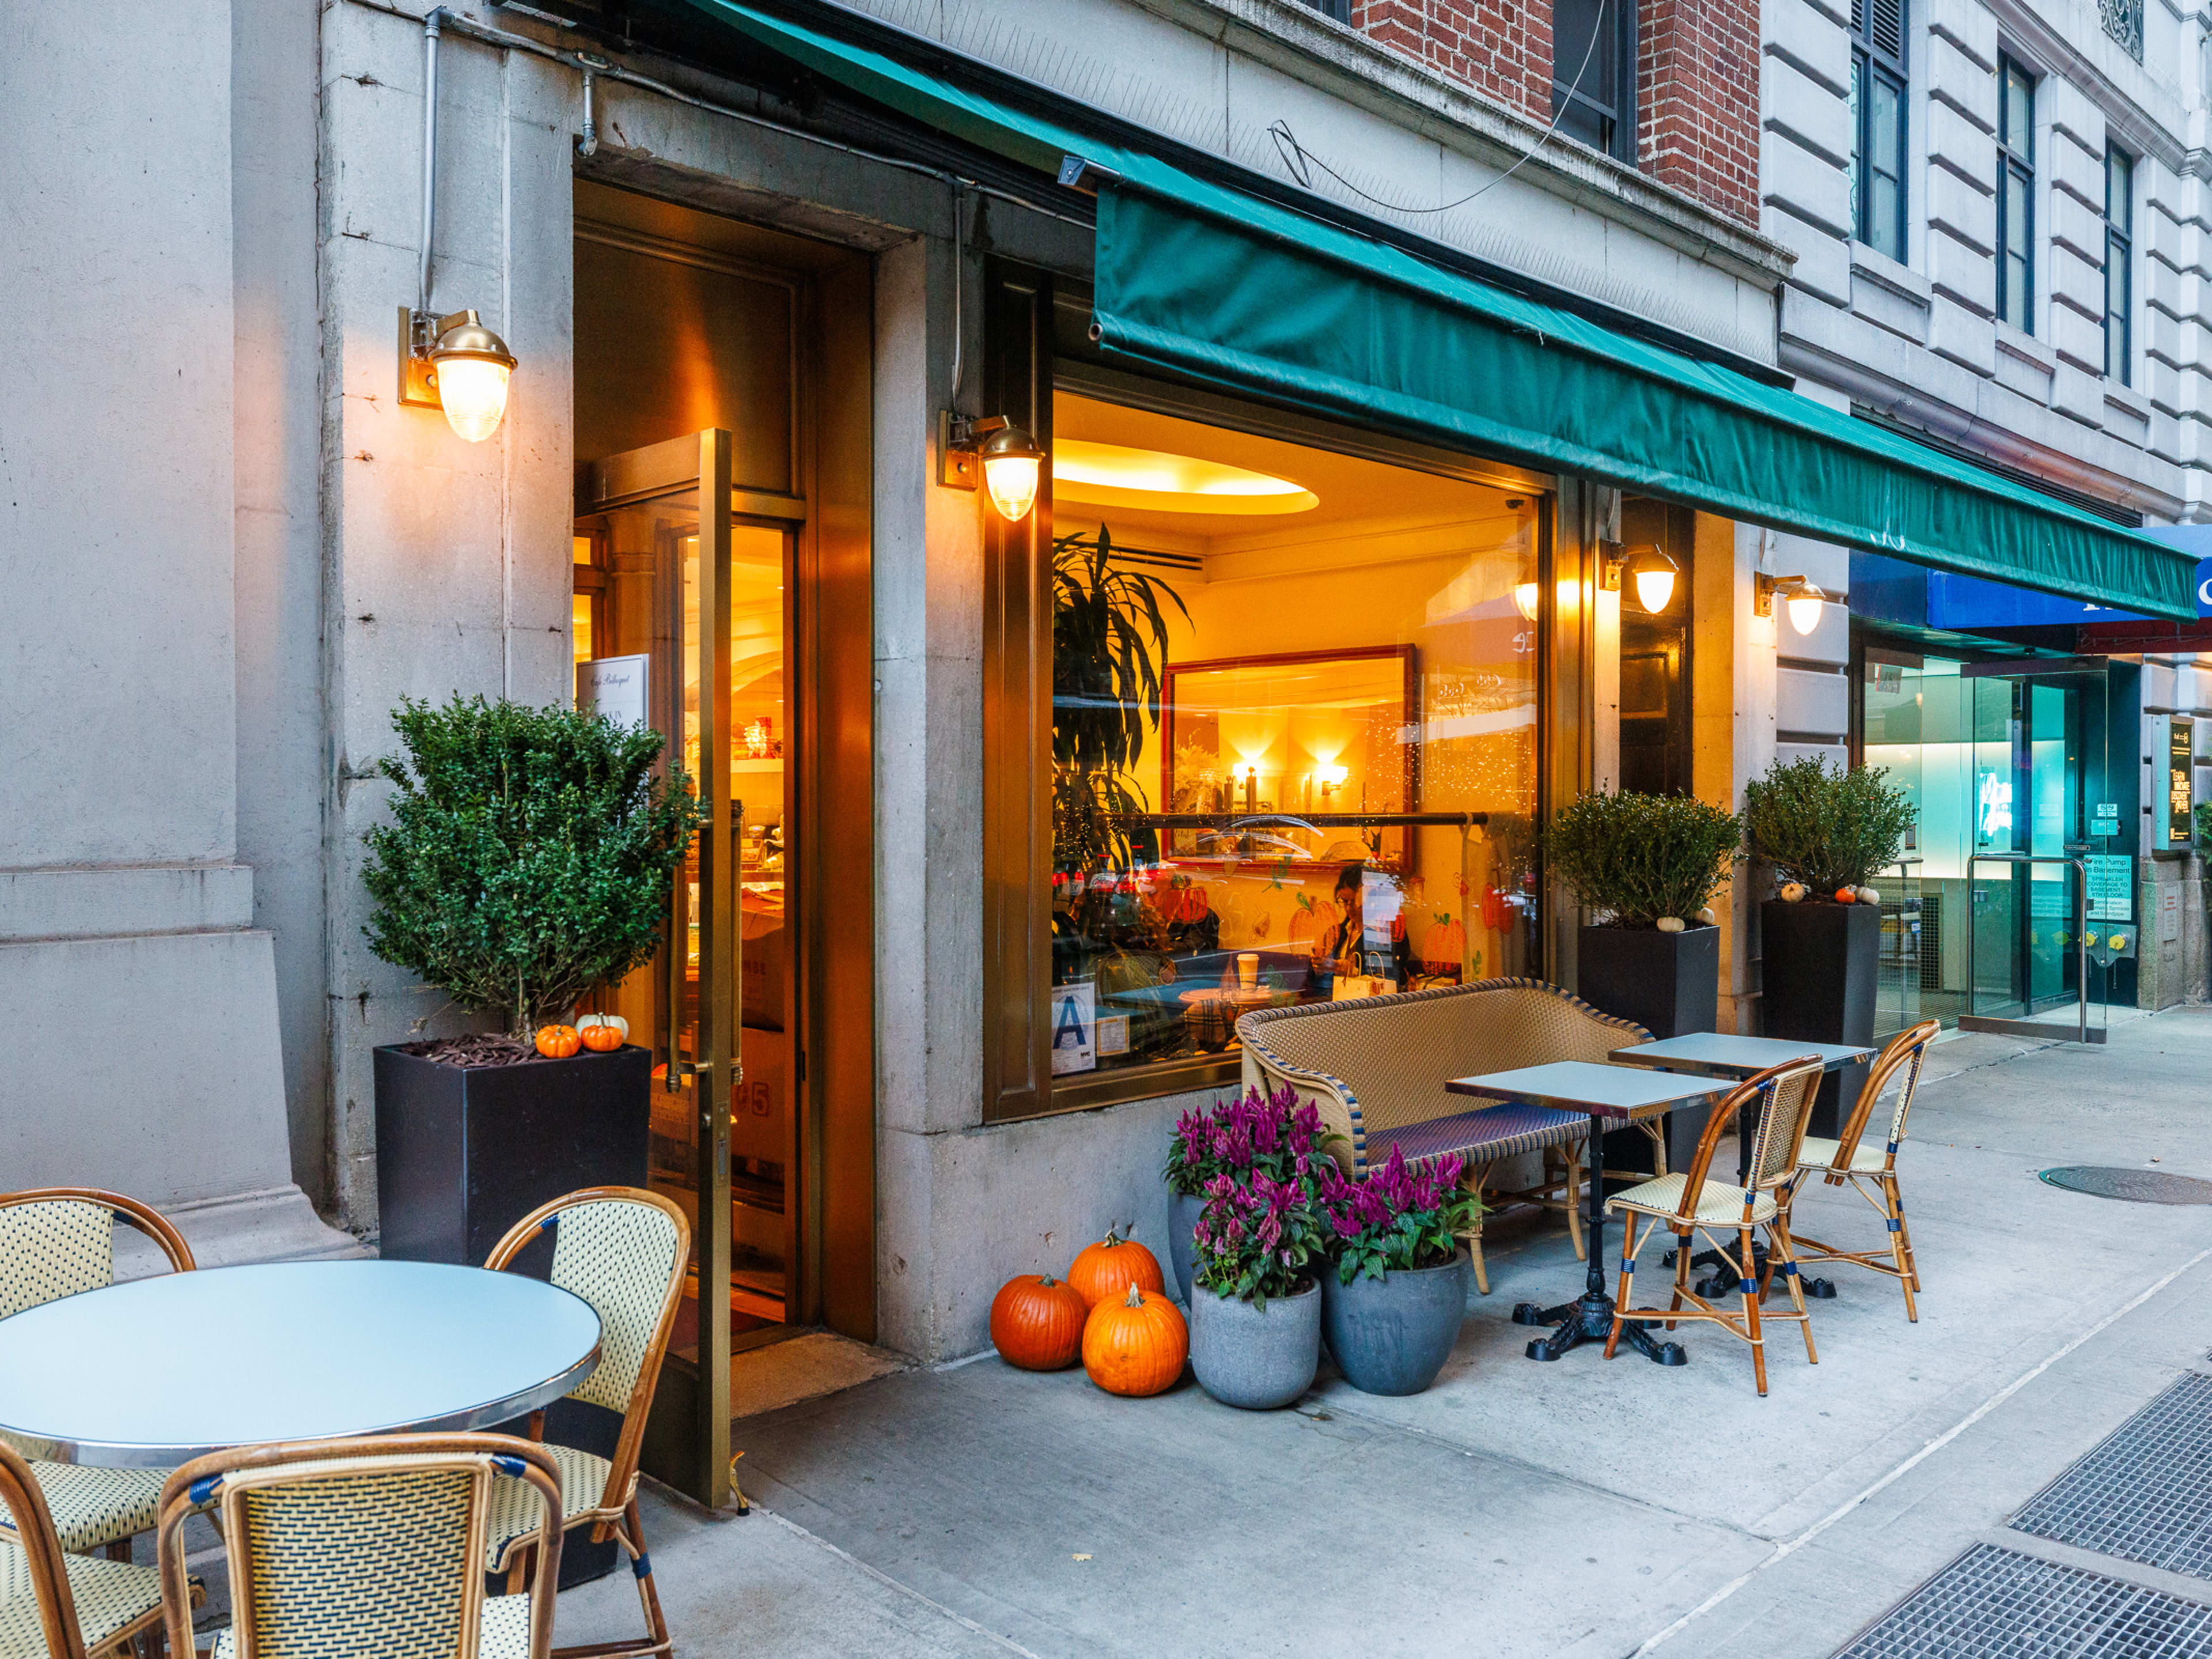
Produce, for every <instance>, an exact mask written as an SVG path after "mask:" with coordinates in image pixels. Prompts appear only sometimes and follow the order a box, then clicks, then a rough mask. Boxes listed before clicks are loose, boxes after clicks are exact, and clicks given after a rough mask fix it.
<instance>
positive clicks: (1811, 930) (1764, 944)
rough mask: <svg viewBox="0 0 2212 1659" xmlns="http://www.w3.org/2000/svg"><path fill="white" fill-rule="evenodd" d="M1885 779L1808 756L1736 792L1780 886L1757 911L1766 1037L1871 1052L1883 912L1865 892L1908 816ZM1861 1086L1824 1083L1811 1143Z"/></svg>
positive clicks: (1831, 1130) (1895, 847)
mask: <svg viewBox="0 0 2212 1659" xmlns="http://www.w3.org/2000/svg"><path fill="white" fill-rule="evenodd" d="M1885 778H1886V774H1885V773H1884V772H1883V770H1882V769H1881V768H1879V767H1863V768H1861V769H1859V770H1858V771H1856V772H1851V771H1844V770H1841V769H1836V768H1832V767H1830V766H1828V765H1826V763H1823V761H1822V760H1821V759H1820V757H1818V756H1808V757H1806V758H1805V759H1803V760H1800V761H1792V762H1789V763H1784V762H1781V761H1777V762H1776V763H1774V765H1773V766H1771V767H1770V768H1769V769H1767V773H1766V775H1765V777H1763V778H1759V779H1756V780H1754V781H1752V782H1750V783H1748V784H1747V785H1746V786H1745V787H1744V811H1743V815H1744V824H1745V829H1746V831H1747V836H1748V839H1749V841H1750V844H1751V851H1752V854H1753V857H1755V858H1761V859H1765V860H1767V862H1769V863H1770V864H1771V865H1772V866H1774V868H1775V871H1776V872H1777V873H1778V875H1779V876H1781V877H1782V878H1783V879H1784V883H1785V884H1784V887H1783V890H1782V896H1780V897H1779V898H1773V899H1769V900H1767V901H1766V902H1765V903H1763V904H1761V905H1760V906H1759V933H1760V949H1759V954H1760V957H1761V958H1762V962H1763V964H1764V965H1763V969H1762V973H1763V978H1762V987H1763V988H1762V994H1761V995H1760V998H1759V1011H1760V1018H1761V1021H1762V1023H1763V1024H1764V1026H1765V1034H1766V1035H1767V1036H1775V1037H1786V1038H1789V1039H1790V1040H1792V1041H1797V1042H1847V1043H1851V1044H1854V1045H1856V1046H1858V1047H1861V1048H1864V1047H1868V1046H1869V1045H1871V1044H1872V1042H1874V1015H1875V976H1876V973H1877V970H1878V966H1879V963H1880V957H1881V904H1880V902H1879V901H1878V897H1877V896H1876V894H1875V890H1874V889H1873V888H1872V887H1870V886H1869V885H1868V883H1869V881H1870V880H1871V879H1872V878H1874V877H1875V875H1876V874H1877V873H1878V872H1881V870H1883V869H1885V868H1887V866H1890V865H1892V864H1893V863H1895V862H1896V860H1897V855H1898V853H1899V849H1900V848H1902V847H1903V845H1904V842H1905V832H1906V831H1907V830H1909V829H1911V827H1912V823H1913V819H1914V816H1915V813H1914V809H1913V805H1912V800H1911V796H1909V795H1908V794H1907V793H1905V791H1904V790H1902V789H1899V788H1896V787H1893V786H1892V785H1891V784H1889V783H1887V781H1885ZM1808 898H1809V899H1810V900H1812V901H1813V902H1809V903H1808V902H1805V901H1806V900H1807V899H1808ZM1858 1077H1859V1068H1857V1067H1854V1068H1852V1069H1851V1072H1850V1075H1849V1076H1848V1077H1845V1076H1844V1075H1842V1074H1831V1075H1830V1076H1829V1077H1827V1078H1825V1079H1822V1081H1821V1084H1820V1093H1819V1095H1818V1096H1816V1097H1814V1104H1813V1115H1812V1122H1811V1125H1810V1127H1811V1132H1812V1133H1814V1134H1817V1135H1826V1136H1832V1135H1834V1134H1835V1133H1836V1132H1837V1125H1838V1123H1839V1122H1840V1121H1841V1119H1842V1114H1843V1110H1844V1106H1845V1105H1846V1104H1847V1103H1848V1102H1849V1100H1850V1098H1851V1097H1855V1096H1856V1094H1857V1086H1858ZM1846 1090H1848V1091H1850V1092H1849V1094H1848V1095H1847V1094H1846V1093H1845V1091H1846Z"/></svg>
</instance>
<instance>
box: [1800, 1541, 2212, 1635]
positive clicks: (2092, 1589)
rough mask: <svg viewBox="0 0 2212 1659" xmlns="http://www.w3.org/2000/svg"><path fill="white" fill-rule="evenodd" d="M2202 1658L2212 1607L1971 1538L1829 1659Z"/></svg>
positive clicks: (2210, 1630)
mask: <svg viewBox="0 0 2212 1659" xmlns="http://www.w3.org/2000/svg"><path fill="white" fill-rule="evenodd" d="M2092 1655H2093V1656H2095V1659H2203V1656H2207V1655H2212V1607H2204V1606H2201V1605H2199V1604H2198V1603H2197V1602H2194V1601H2182V1600H2181V1599H2180V1598H2179V1597H2178V1596H2172V1595H2162V1594H2160V1592H2159V1591H2157V1590H2154V1589H2143V1588H2142V1586H2141V1585H2137V1584H2130V1583H2125V1582H2124V1581H2123V1580H2121V1579H2118V1578H2107V1577H2105V1576H2104V1575H2103V1574H2102V1573H2095V1572H2083V1571H2081V1570H2080V1569H2079V1568H2077V1567H2063V1566H2060V1565H2057V1563H2055V1562H2051V1561H2042V1560H2039V1559H2036V1558H2035V1557H2033V1556H2032V1555H2016V1554H2015V1553H2013V1552H2012V1551H2010V1550H2001V1549H1998V1548H1996V1547H1994V1546H1991V1545H1989V1544H1977V1545H1975V1546H1974V1547H1973V1548H1972V1549H1970V1550H1968V1551H1967V1552H1966V1553H1965V1554H1964V1555H1962V1556H1960V1558H1959V1559H1957V1560H1955V1561H1954V1562H1953V1563H1952V1564H1951V1565H1949V1566H1948V1567H1946V1568H1944V1569H1943V1571H1941V1572H1939V1573H1937V1574H1936V1576H1935V1577H1933V1578H1930V1579H1929V1581H1928V1582H1927V1583H1924V1584H1923V1585H1922V1586H1921V1587H1920V1588H1919V1589H1917V1590H1915V1591H1913V1592H1912V1594H1911V1596H1909V1597H1908V1598H1907V1599H1906V1600H1905V1601H1903V1602H1901V1603H1899V1606H1898V1607H1896V1608H1895V1609H1894V1610H1893V1611H1892V1612H1891V1613H1888V1614H1887V1616H1885V1617H1884V1618H1883V1619H1882V1620H1881V1622H1880V1623H1878V1624H1876V1625H1875V1626H1873V1627H1872V1628H1871V1629H1869V1630H1868V1631H1867V1632H1865V1633H1864V1634H1863V1635H1861V1636H1860V1637H1858V1638H1857V1639H1856V1640H1854V1641H1852V1642H1851V1643H1850V1644H1849V1645H1848V1646H1845V1647H1843V1648H1840V1649H1838V1650H1837V1652H1836V1654H1835V1656H1834V1659H2077V1656H2078V1659H2088V1656H2092Z"/></svg>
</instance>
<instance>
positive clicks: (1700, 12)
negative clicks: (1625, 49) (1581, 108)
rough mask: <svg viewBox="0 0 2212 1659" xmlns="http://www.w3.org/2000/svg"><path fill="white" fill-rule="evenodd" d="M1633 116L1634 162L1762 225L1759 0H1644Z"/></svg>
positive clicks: (1639, 22) (1665, 181)
mask: <svg viewBox="0 0 2212 1659" xmlns="http://www.w3.org/2000/svg"><path fill="white" fill-rule="evenodd" d="M1636 115H1637V120H1636V157H1637V165H1638V167H1641V168H1642V169H1643V170H1644V172H1646V173H1650V175H1651V176H1652V177H1653V178H1655V179H1658V180H1659V181H1660V182H1661V183H1662V184H1667V185H1673V186H1674V188H1675V189H1676V190H1679V191H1683V192H1684V193H1685V194H1686V195H1690V196H1694V197H1697V199H1698V200H1699V201H1701V202H1703V203H1705V204H1706V205H1707V206H1708V207H1711V208H1715V209H1717V210H1719V211H1721V212H1723V213H1725V214H1727V215H1728V216H1729V217H1730V218H1732V219H1737V220H1740V221H1741V222H1743V223H1745V224H1747V225H1755V224H1757V223H1758V222H1759V5H1758V0H1643V3H1642V5H1641V7H1640V8H1639V9H1638V15H1637V20H1636Z"/></svg>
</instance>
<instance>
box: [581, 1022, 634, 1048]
mask: <svg viewBox="0 0 2212 1659" xmlns="http://www.w3.org/2000/svg"><path fill="white" fill-rule="evenodd" d="M577 1036H579V1037H580V1038H581V1039H582V1040H583V1044H584V1046H585V1047H586V1048H589V1049H590V1050H591V1051H592V1053H593V1054H612V1053H613V1052H614V1051H615V1050H616V1049H617V1048H621V1047H622V1046H623V1034H622V1030H621V1029H620V1028H619V1027H617V1026H613V1025H586V1026H584V1027H582V1028H581V1029H580V1030H579V1031H578V1032H577Z"/></svg>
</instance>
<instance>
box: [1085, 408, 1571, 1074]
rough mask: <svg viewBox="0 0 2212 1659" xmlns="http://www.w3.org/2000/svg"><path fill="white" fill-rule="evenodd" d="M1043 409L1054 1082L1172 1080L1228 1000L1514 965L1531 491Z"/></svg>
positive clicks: (1535, 600)
mask: <svg viewBox="0 0 2212 1659" xmlns="http://www.w3.org/2000/svg"><path fill="white" fill-rule="evenodd" d="M1053 421H1054V443H1053V490H1054V505H1053V513H1054V519H1053V532H1054V550H1053V565H1054V599H1053V603H1054V617H1053V623H1054V626H1053V637H1054V657H1053V679H1054V788H1053V801H1054V808H1053V856H1052V875H1051V880H1052V884H1053V904H1052V949H1051V955H1050V965H1049V974H1050V979H1051V992H1050V1003H1051V1016H1052V1030H1053V1036H1054V1042H1053V1048H1052V1070H1053V1075H1054V1081H1055V1084H1056V1085H1060V1086H1063V1087H1064V1086H1066V1085H1070V1084H1072V1083H1074V1082H1076V1081H1077V1080H1079V1079H1085V1078H1088V1077H1093V1076H1097V1075H1098V1074H1103V1073H1130V1072H1133V1071H1135V1070H1137V1069H1139V1068H1158V1070H1159V1073H1160V1081H1161V1085H1162V1087H1163V1089H1165V1088H1166V1087H1170V1086H1191V1085H1193V1084H1194V1083H1195V1082H1196V1081H1198V1080H1200V1079H1199V1077H1198V1076H1197V1075H1195V1074H1194V1073H1193V1072H1192V1068H1193V1067H1194V1066H1202V1064H1203V1062H1204V1061H1205V1060H1207V1059H1209V1058H1221V1059H1230V1060H1233V1058H1234V1054H1233V1051H1234V1049H1235V1048H1236V1046H1237V1038H1236V1021H1237V1016H1238V1015H1240V1014H1242V1013H1244V1012H1248V1011H1250V1010H1253V1009H1255V1008H1262V1007H1267V1006H1275V1005H1279V1004H1285V1003H1293V1002H1309V1001H1314V1000H1326V999H1330V998H1344V997H1353V996H1364V995H1375V994H1383V993H1387V992H1390V991H1395V990H1410V989H1415V988H1419V987H1423V986H1428V985H1437V984H1454V983H1458V982H1461V981H1466V980H1470V979H1475V978H1481V977H1486V976H1490V975H1500V974H1517V973H1523V972H1529V971H1533V969H1534V962H1535V950H1536V939H1537V932H1536V927H1537V915H1536V902H1537V889H1536V878H1535V860H1534V854H1535V849H1534V837H1533V826H1534V816H1535V810H1536V794H1537V750H1538V732H1539V726H1538V706H1537V700H1538V657H1539V653H1538V648H1537V641H1538V629H1537V621H1538V617H1539V615H1540V605H1539V599H1540V596H1541V592H1540V579H1539V549H1538V534H1539V526H1540V522H1541V514H1540V508H1541V507H1542V505H1543V501H1542V499H1541V497H1538V496H1535V495H1529V494H1518V495H1516V494H1513V493H1511V492H1509V491H1507V490H1504V489H1496V488H1492V487H1491V486H1488V485H1486V484H1481V483H1473V482H1469V481H1467V480H1465V479H1461V478H1453V477H1443V476H1439V475H1437V474H1436V473H1432V472H1427V471H1415V470H1413V469H1412V468H1410V467H1404V466H1398V465H1386V464H1383V463H1381V462H1378V461H1376V460H1373V459H1364V458H1358V457H1353V456H1350V455H1345V454H1340V453H1334V452H1331V451H1328V450H1324V449H1320V448H1316V447H1309V446H1306V445H1302V444H1295V443H1290V442H1285V441H1281V440H1279V439H1275V438H1263V437H1257V436H1254V435H1248V434H1244V433H1240V432H1235V431H1231V430H1226V429H1225V428H1220V427H1216V426H1210V425H1204V424H1200V423H1199V422H1194V421H1188V420H1183V419H1179V418H1176V417H1172V416H1165V415H1162V414H1158V413H1153V412H1149V411H1144V410H1133V409H1128V408H1124V407H1121V406H1119V405H1116V404H1109V403H1105V402H1102V401H1098V400H1097V399H1093V398H1086V397H1082V396H1078V395H1074V394H1072V393H1069V392H1061V393H1060V394H1059V395H1058V396H1057V397H1056V398H1055V399H1054V416H1053ZM1177 1071H1180V1072H1182V1073H1184V1074H1185V1075H1184V1076H1183V1077H1182V1079H1178V1078H1177V1077H1176V1075H1174V1073H1176V1072H1177Z"/></svg>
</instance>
